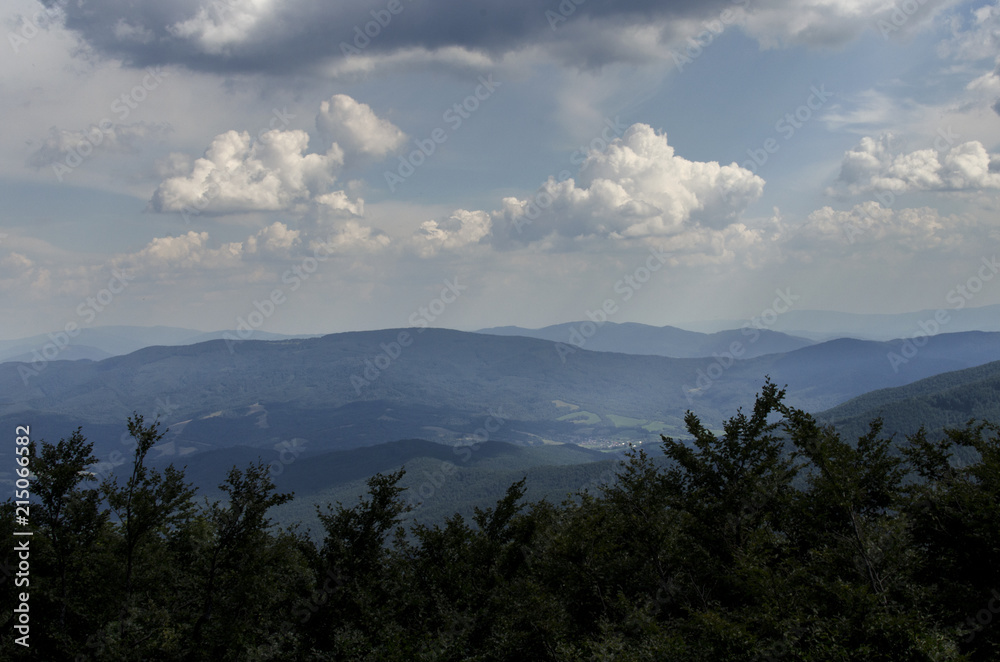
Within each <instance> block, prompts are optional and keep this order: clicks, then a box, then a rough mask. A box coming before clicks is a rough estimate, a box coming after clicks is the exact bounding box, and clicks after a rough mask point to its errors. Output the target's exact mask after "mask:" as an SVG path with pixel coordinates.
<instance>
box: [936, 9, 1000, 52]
mask: <svg viewBox="0 0 1000 662" xmlns="http://www.w3.org/2000/svg"><path fill="white" fill-rule="evenodd" d="M962 16H963V15H961V14H958V15H956V16H955V17H954V18H953V19H952V22H951V26H952V34H951V37H949V38H948V39H945V40H944V41H942V42H941V43H940V44H938V49H937V51H938V55H939V56H941V57H946V58H954V59H956V60H970V61H974V60H983V59H987V58H989V59H993V58H994V57H996V54H997V50H998V48H1000V2H994V3H993V4H992V5H989V4H987V5H983V6H982V7H978V8H977V9H975V10H973V11H972V12H970V16H971V20H970V21H969V23H968V24H966V22H965V21H964V20H963V18H962Z"/></svg>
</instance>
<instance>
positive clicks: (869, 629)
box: [0, 382, 1000, 662]
mask: <svg viewBox="0 0 1000 662" xmlns="http://www.w3.org/2000/svg"><path fill="white" fill-rule="evenodd" d="M784 396H785V393H784V391H783V390H780V389H778V388H777V387H776V386H775V385H774V384H772V383H770V382H767V383H766V384H765V385H764V387H763V388H762V390H761V392H760V393H759V395H758V396H757V397H756V400H755V403H754V405H753V407H752V409H751V410H749V411H747V412H743V411H740V412H737V413H736V414H735V415H734V416H732V417H731V418H729V419H728V420H727V421H726V423H725V425H724V430H723V432H722V433H721V434H719V435H716V434H714V433H712V432H710V431H709V430H707V429H706V428H705V427H704V426H703V425H702V422H701V421H700V420H699V418H698V417H697V416H696V415H695V414H689V415H688V416H687V417H686V419H685V425H686V428H687V431H688V434H689V435H691V437H692V438H693V441H692V442H690V443H680V442H678V441H677V440H675V439H672V438H670V437H663V438H662V446H663V451H664V454H665V456H666V457H667V458H668V459H669V464H667V465H666V466H664V465H661V464H659V463H654V462H652V461H651V459H650V457H648V456H647V455H646V454H645V453H644V452H634V453H632V454H631V455H630V456H629V458H628V460H627V461H626V462H624V463H622V465H621V466H620V467H619V468H618V472H617V480H615V481H612V482H609V484H608V485H607V486H606V487H605V488H603V489H589V490H587V493H586V494H583V495H580V496H579V497H578V498H576V499H573V500H568V501H566V502H564V503H561V504H560V503H552V502H548V501H542V502H528V501H526V500H525V499H524V495H525V492H526V490H527V489H528V486H527V482H526V480H518V481H516V482H514V483H513V484H511V485H510V486H509V487H508V489H507V491H506V495H505V496H504V497H503V498H502V499H501V500H500V501H498V502H497V503H496V504H495V505H494V506H493V507H491V508H488V509H479V510H477V511H476V512H475V513H474V514H473V516H472V517H471V518H464V517H461V516H457V515H456V516H454V517H452V518H450V519H449V520H448V521H447V522H446V523H445V524H443V525H439V526H433V527H426V526H420V525H418V526H415V527H413V528H412V529H411V530H410V531H409V532H407V531H404V530H403V528H402V527H401V526H400V522H401V521H402V518H403V517H404V516H405V515H406V511H407V509H408V508H410V507H411V505H410V504H413V505H418V504H417V503H414V502H413V501H411V500H410V499H409V495H407V494H406V492H405V490H403V488H401V487H400V481H401V479H402V476H403V472H401V471H400V472H392V473H388V474H376V475H375V476H374V477H372V478H371V479H370V480H369V481H368V488H369V490H368V495H367V496H366V497H365V498H364V499H363V500H361V501H360V502H349V503H346V504H343V505H334V506H330V507H326V508H322V509H321V512H320V521H321V523H322V527H323V536H322V540H321V542H319V543H314V542H313V541H311V540H309V539H308V538H307V537H306V536H304V535H303V534H302V533H301V532H298V531H296V530H294V529H291V530H289V529H276V528H274V527H272V526H270V525H269V520H268V515H267V513H268V510H269V509H270V508H273V507H275V506H278V505H280V504H282V503H287V502H288V501H289V500H291V499H292V498H293V497H292V495H291V494H284V493H279V492H277V491H276V490H275V488H274V485H273V483H272V481H271V478H270V476H269V474H268V471H267V469H266V467H265V466H263V465H262V464H250V465H248V466H244V467H238V468H237V467H234V468H233V470H232V471H231V472H230V474H229V476H228V478H227V479H226V481H225V482H224V483H223V485H222V486H221V489H222V492H223V494H224V496H225V497H226V498H225V499H224V500H223V501H222V502H219V503H208V504H205V503H201V502H199V500H198V499H197V498H196V495H195V494H194V491H193V490H192V489H190V488H189V487H188V485H187V479H186V477H185V476H184V475H183V472H181V471H179V470H175V469H173V468H168V469H166V470H163V471H157V470H151V469H150V468H149V467H148V466H147V465H148V462H147V454H148V452H149V449H150V448H152V447H153V446H154V445H155V444H156V443H157V441H158V440H159V437H160V435H161V432H160V431H159V428H158V426H157V425H156V424H148V423H146V422H145V421H144V420H143V419H142V418H141V417H133V418H130V420H129V430H130V433H131V434H132V437H133V439H134V447H135V452H134V458H133V467H132V471H131V472H124V474H123V475H122V477H121V478H119V479H117V480H112V481H104V482H103V483H102V484H100V485H98V484H94V482H93V481H91V480H88V479H89V478H90V476H89V474H88V472H87V469H88V467H90V466H92V465H93V463H94V462H95V458H94V457H93V455H92V454H91V453H92V448H91V445H90V443H89V442H87V441H86V439H85V436H84V433H83V432H80V431H77V432H74V433H72V434H70V435H69V436H67V437H66V438H64V439H63V440H61V441H59V442H58V443H49V442H45V441H41V440H38V441H37V442H35V443H32V444H31V445H26V446H24V447H25V448H27V449H29V450H28V451H27V452H26V454H25V455H24V457H27V458H29V461H30V465H31V469H32V471H33V472H34V479H33V480H31V481H30V484H31V487H30V490H31V492H32V494H33V496H34V500H35V502H34V503H33V504H32V506H31V516H30V526H21V525H18V526H17V527H16V528H18V530H24V529H29V530H30V531H31V532H32V533H33V535H32V536H31V538H30V549H31V553H30V563H29V565H30V586H27V585H25V586H24V587H18V588H15V582H14V581H11V580H12V579H13V577H12V574H13V570H12V569H13V568H15V567H16V562H17V559H16V558H15V554H14V552H12V551H11V549H10V548H9V547H8V549H7V550H6V551H5V566H4V567H5V568H7V569H8V571H7V572H5V574H6V575H7V577H6V580H5V581H3V582H2V585H0V590H2V593H3V600H4V604H5V605H12V604H17V605H20V604H21V602H22V601H24V600H25V599H26V600H27V602H28V604H29V613H30V617H29V618H28V620H29V621H30V623H29V627H30V644H31V647H30V648H24V647H21V646H17V645H16V644H15V643H14V641H13V640H14V638H15V637H17V636H19V633H18V632H17V631H16V630H15V629H14V628H13V627H12V626H13V623H11V620H10V619H11V616H12V614H11V612H10V611H9V610H8V611H7V612H6V615H5V617H6V619H7V621H6V622H5V624H4V630H3V635H2V638H3V641H2V643H3V646H4V650H5V651H14V655H15V656H16V657H17V659H33V660H44V661H46V662H48V661H51V660H64V659H73V660H143V659H155V660H206V661H208V660H212V661H215V660H313V661H321V660H456V661H457V660H511V661H514V660H517V661H521V660H567V661H569V660H604V659H609V660H610V659H614V660H626V661H631V660H649V661H653V660H678V661H681V660H684V661H691V660H695V661H698V660H704V661H705V662H708V661H712V662H716V661H727V660H734V661H735V660H810V661H812V660H815V661H817V662H818V661H827V660H857V661H862V660H864V661H871V660H885V661H889V660H893V661H896V660H914V661H916V660H934V661H944V660H983V661H986V660H995V659H997V658H998V656H1000V628H998V627H997V626H996V624H994V623H993V621H994V619H995V618H996V617H997V614H998V612H1000V591H998V587H1000V428H998V427H996V426H993V425H988V424H974V425H970V426H963V427H961V428H959V429H955V430H952V431H950V432H949V433H948V435H947V436H946V437H945V438H944V439H943V440H941V441H930V440H928V438H927V437H926V436H925V435H923V434H921V433H918V434H914V435H911V436H910V437H909V438H908V439H906V440H905V441H903V440H897V445H898V447H899V449H900V453H898V454H897V453H894V452H893V449H892V448H890V445H891V442H890V441H889V439H887V438H886V437H885V436H883V435H882V434H881V433H880V423H879V422H878V421H874V422H872V424H871V425H870V427H869V430H868V431H867V432H866V433H865V434H864V435H863V436H861V437H860V438H859V439H843V438H841V437H840V436H839V435H838V434H836V433H835V432H833V430H832V429H831V428H825V427H822V426H820V425H818V424H817V423H816V421H815V420H814V419H813V418H812V417H811V416H810V415H808V414H806V413H804V412H802V411H801V410H798V409H795V408H791V407H789V406H787V405H786V404H785V402H784ZM788 443H790V444H791V447H792V448H793V450H794V452H793V453H792V454H791V455H789V454H788V453H787V452H786V450H787V448H788V446H787V444H788ZM957 449H969V450H971V451H972V452H973V454H974V455H975V456H976V457H977V458H978V459H977V460H976V461H975V462H974V463H972V464H969V465H966V466H960V467H959V466H953V463H952V462H951V461H950V459H951V457H952V455H953V453H954V452H955V451H956V450H957ZM442 473H444V472H442ZM910 479H915V480H910ZM442 480H445V481H447V480H449V477H448V476H446V475H445V476H443V477H442ZM583 487H590V488H594V487H595V485H593V484H591V485H590V486H581V488H583ZM13 510H14V504H13V503H12V502H10V501H8V502H7V504H6V506H5V513H4V517H3V519H2V527H3V528H4V529H5V532H4V535H5V537H6V538H7V539H8V540H10V539H12V536H11V534H12V533H13V530H12V529H13V528H15V521H14V512H13ZM20 592H25V593H27V594H29V595H28V597H27V598H24V597H22V596H21V595H19V593H20ZM18 609H20V606H18ZM19 618H20V617H19ZM22 620H24V619H22Z"/></svg>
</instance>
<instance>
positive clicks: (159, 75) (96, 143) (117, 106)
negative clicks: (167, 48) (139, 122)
mask: <svg viewBox="0 0 1000 662" xmlns="http://www.w3.org/2000/svg"><path fill="white" fill-rule="evenodd" d="M168 75H169V74H167V73H165V72H164V71H163V68H162V67H150V68H149V69H146V75H145V76H143V77H142V80H141V81H140V82H139V84H138V85H135V86H134V87H132V89H130V90H126V91H125V92H123V93H122V94H121V96H119V97H116V98H115V100H114V101H112V102H111V106H110V109H111V112H112V113H114V114H115V115H116V116H117V117H118V121H119V122H124V121H125V120H127V119H128V117H129V115H131V114H132V111H133V110H135V109H136V108H138V107H139V104H141V103H142V102H143V101H145V100H146V99H147V98H148V96H149V93H150V92H152V91H154V90H155V89H156V88H158V87H159V86H160V83H162V82H163V79H164V78H165V77H167V76H168ZM117 126H118V125H117V124H116V123H115V122H112V121H111V119H109V118H107V117H104V118H102V119H101V121H100V122H98V123H97V124H92V125H91V126H90V128H89V129H88V131H87V133H86V134H84V137H83V139H82V140H80V142H78V143H77V144H76V145H75V146H73V147H72V148H71V149H70V150H69V154H67V155H66V158H65V159H63V161H62V162H61V163H55V164H53V165H52V170H53V172H54V173H55V176H56V179H57V180H58V181H60V182H62V181H63V177H65V176H66V175H68V174H69V173H71V172H73V170H75V169H76V168H78V167H80V165H81V164H82V163H83V162H84V161H86V160H87V159H89V158H90V157H91V156H92V155H93V154H94V150H95V149H97V148H98V147H100V146H101V145H102V144H103V143H104V140H105V137H106V135H107V136H111V134H112V133H113V132H114V130H115V129H116V128H117Z"/></svg>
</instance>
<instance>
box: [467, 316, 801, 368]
mask: <svg viewBox="0 0 1000 662" xmlns="http://www.w3.org/2000/svg"><path fill="white" fill-rule="evenodd" d="M477 333H484V334H489V335H495V336H523V337H525V338H538V339H540V340H550V341H552V342H559V343H566V344H567V345H571V346H573V347H581V348H583V349H588V350H591V351H595V352H620V353H622V354H646V355H654V356H669V357H672V358H680V359H683V358H700V357H707V356H713V355H714V354H723V353H726V352H729V351H730V348H731V347H732V344H733V343H734V342H736V343H740V344H741V345H742V346H743V347H744V348H745V350H744V351H743V352H742V353H741V358H746V359H751V358H754V357H757V356H763V355H765V354H779V353H782V352H790V351H792V350H796V349H800V348H802V347H807V346H808V345H811V344H813V341H811V340H807V339H806V338H797V337H794V336H789V335H787V334H784V333H779V332H777V331H771V330H769V329H756V328H746V329H740V328H738V327H737V328H735V329H727V330H723V331H717V332H715V333H700V332H697V331H686V330H684V329H679V328H677V327H675V326H662V327H660V326H650V325H648V324H638V323H636V322H623V323H617V322H604V323H602V324H599V325H595V324H594V323H593V322H588V321H584V322H567V323H564V324H553V325H552V326H546V327H542V328H540V329H525V328H522V327H519V326H498V327H493V328H489V329H480V330H479V331H477Z"/></svg>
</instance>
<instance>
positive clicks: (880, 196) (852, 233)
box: [844, 124, 960, 244]
mask: <svg viewBox="0 0 1000 662" xmlns="http://www.w3.org/2000/svg"><path fill="white" fill-rule="evenodd" d="M959 138H960V135H959V134H958V133H956V132H955V131H954V130H953V129H952V128H951V125H950V124H949V125H948V127H947V128H938V130H937V135H936V136H935V138H934V143H933V147H934V149H935V150H936V151H938V152H943V151H944V150H945V149H947V148H948V147H954V146H955V143H956V142H958V140H959ZM875 200H876V201H878V203H879V204H880V205H882V207H883V208H885V209H889V208H891V207H892V205H893V204H895V202H896V194H895V193H894V192H893V191H891V190H889V189H886V188H880V189H876V191H875ZM854 209H855V211H857V213H858V215H859V216H862V217H864V218H865V220H866V222H865V223H864V224H862V223H861V222H860V220H861V219H860V218H859V219H858V221H857V222H855V221H853V219H852V222H850V223H846V224H845V225H844V234H845V235H846V236H847V242H848V243H850V244H853V243H854V242H855V240H856V239H857V238H858V237H859V236H861V235H863V234H864V233H865V232H866V231H867V230H868V229H869V228H871V226H873V225H875V224H876V223H878V219H876V218H874V217H873V216H872V215H871V214H870V213H869V212H868V210H866V209H864V208H863V207H861V206H859V205H855V207H854Z"/></svg>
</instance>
